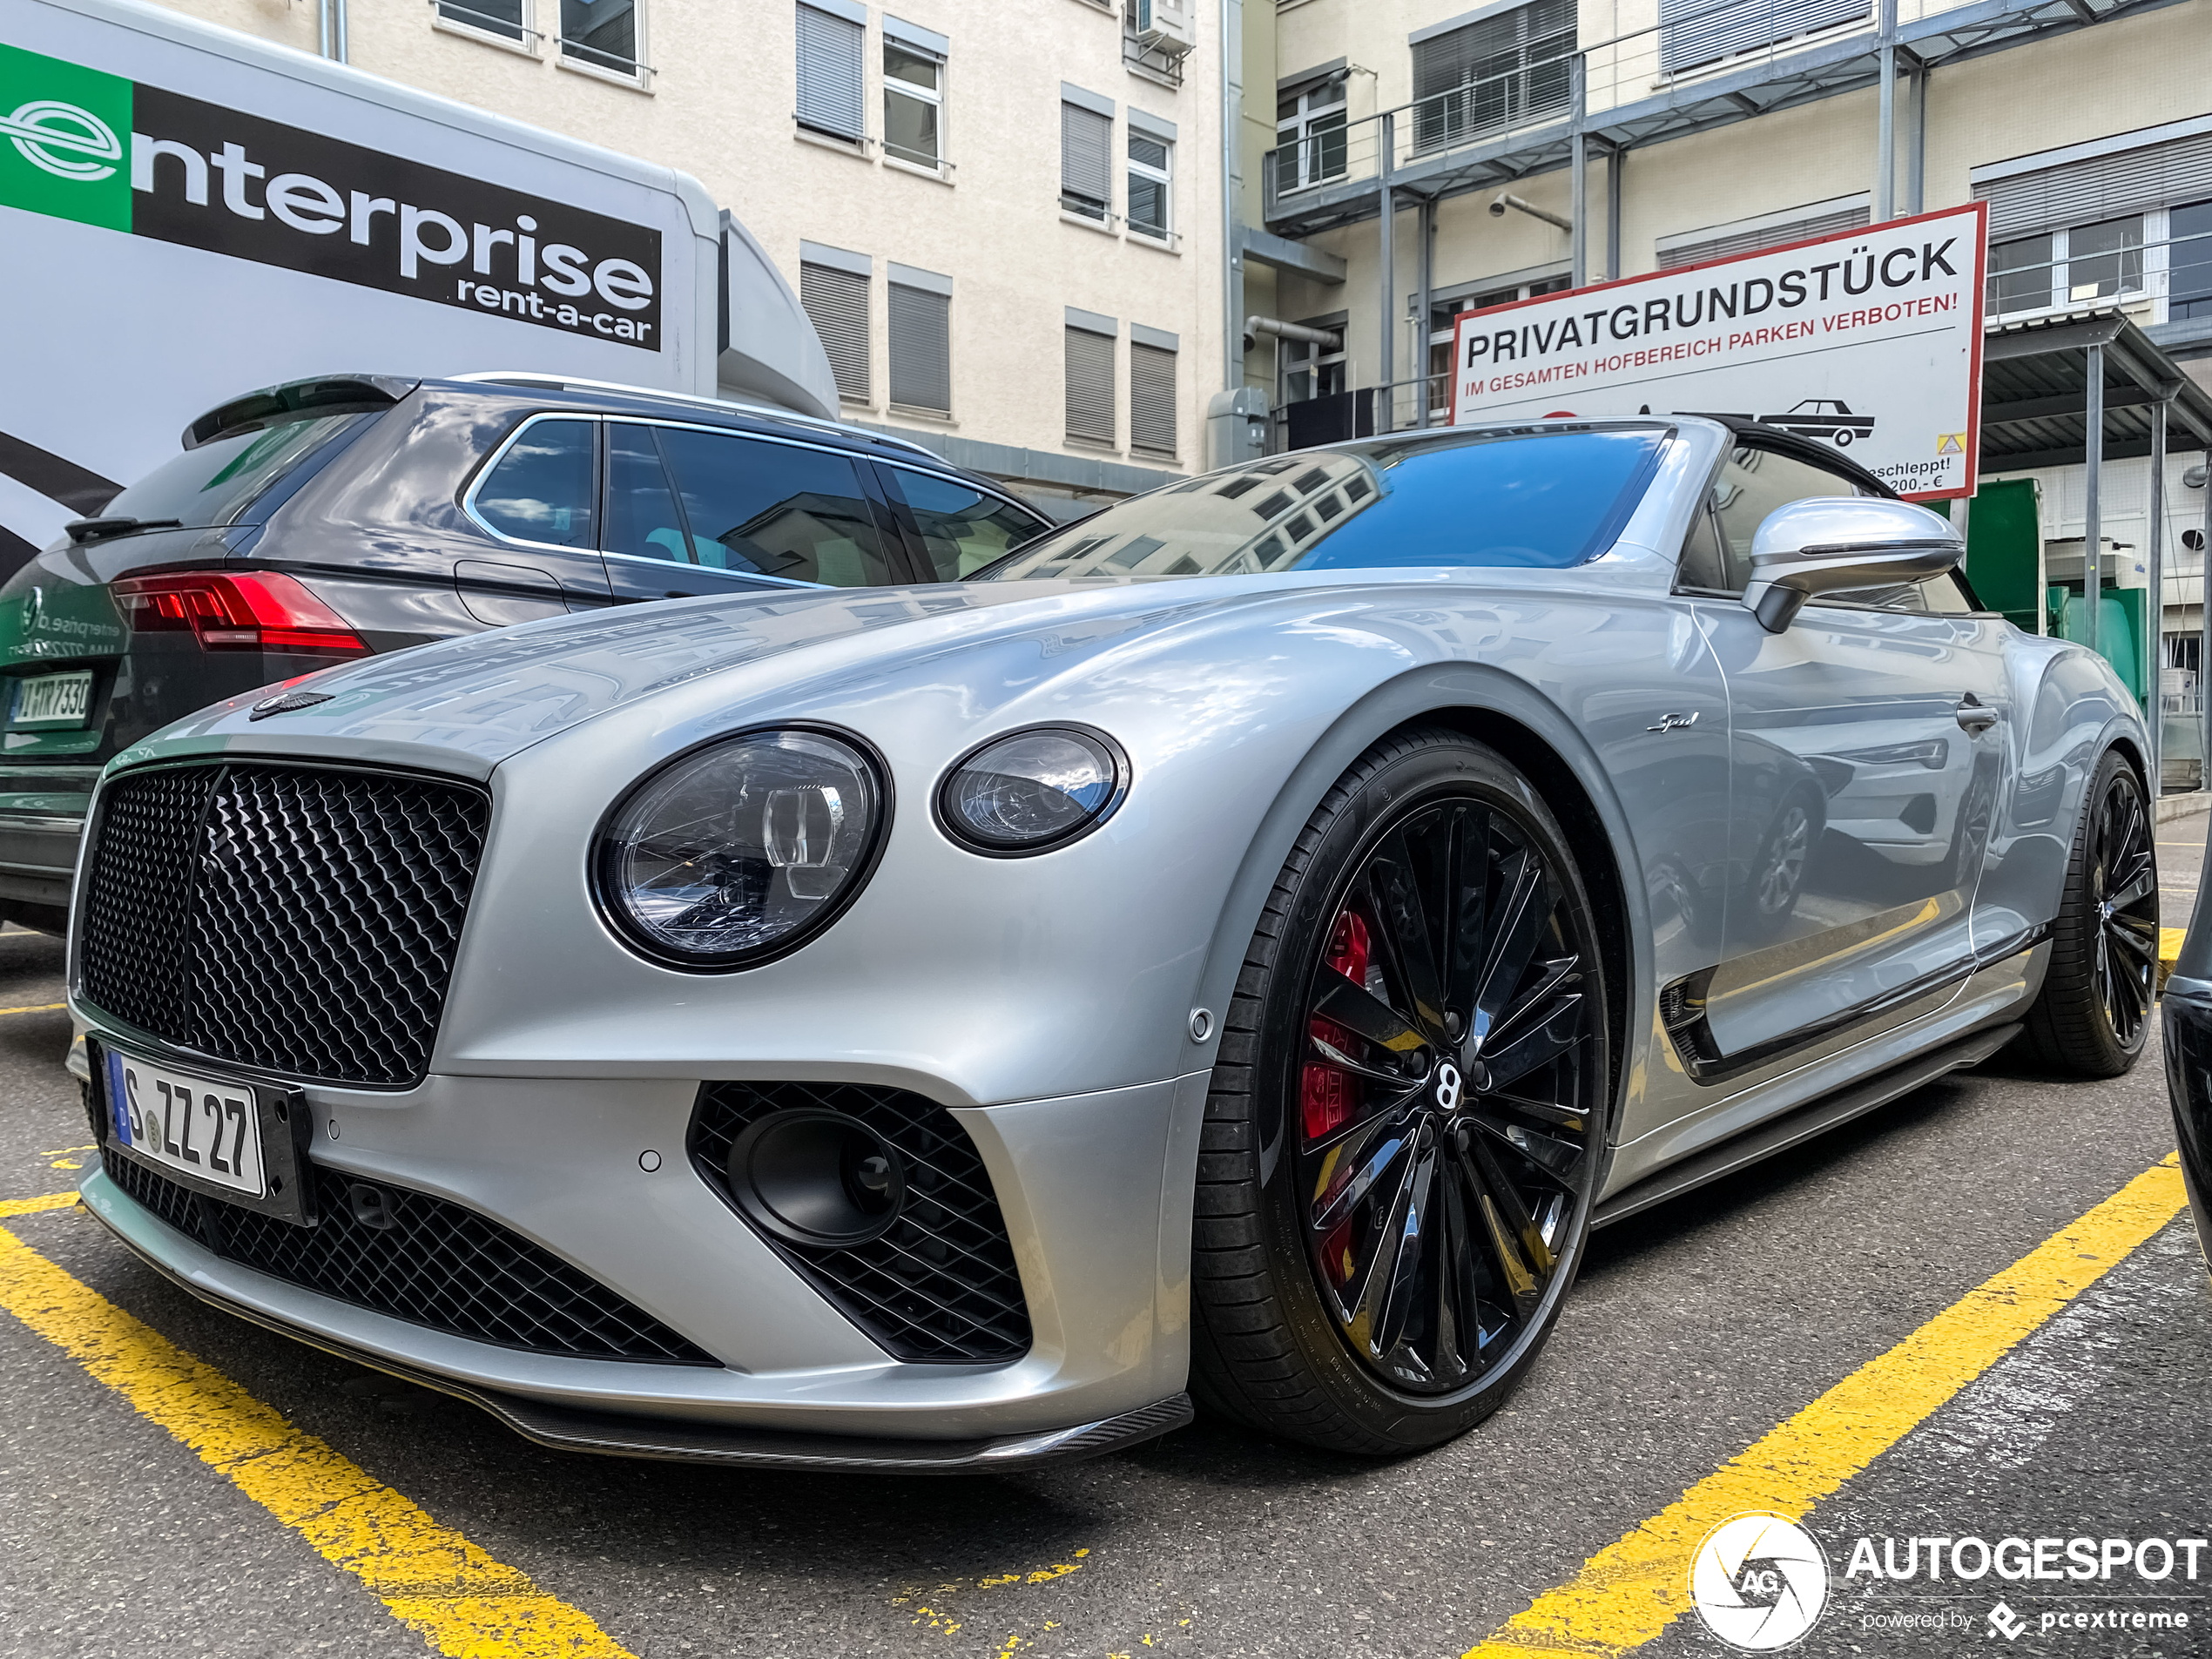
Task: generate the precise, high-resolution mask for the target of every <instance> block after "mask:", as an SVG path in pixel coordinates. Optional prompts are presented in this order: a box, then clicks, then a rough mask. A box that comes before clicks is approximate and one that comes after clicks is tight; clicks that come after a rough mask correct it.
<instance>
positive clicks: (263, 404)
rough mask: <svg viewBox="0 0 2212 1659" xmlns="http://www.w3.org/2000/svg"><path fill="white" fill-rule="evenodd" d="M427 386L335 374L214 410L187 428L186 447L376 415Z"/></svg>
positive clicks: (251, 395)
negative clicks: (319, 419)
mask: <svg viewBox="0 0 2212 1659" xmlns="http://www.w3.org/2000/svg"><path fill="white" fill-rule="evenodd" d="M421 383H422V382H421V381H409V380H401V379H398V378H396V377H395V376H393V375H390V374H329V375H325V376H323V377H322V378H321V379H320V380H312V381H289V382H287V384H285V385H282V386H272V387H268V388H265V389H263V390H261V391H259V392H248V393H246V395H245V396H243V397H234V398H233V399H232V400H231V401H229V402H227V403H225V404H221V405H219V406H218V407H217V408H212V409H210V410H208V411H207V413H206V414H205V415H201V416H200V417H199V419H198V420H197V421H193V422H192V424H191V425H190V426H188V427H186V428H185V435H184V445H185V448H187V449H197V448H199V446H200V445H201V444H203V443H212V442H215V440H216V439H218V438H233V437H236V436H237V435H239V433H241V432H258V431H260V429H261V428H264V427H273V426H281V425H283V424H284V423H285V422H286V421H305V420H309V419H312V418H314V416H317V415H368V414H373V413H374V412H376V411H377V410H380V409H388V408H391V407H392V405H393V404H395V403H396V402H398V401H400V400H401V398H403V397H405V396H406V395H408V393H410V392H412V391H414V390H415V388H416V387H418V386H420V385H421Z"/></svg>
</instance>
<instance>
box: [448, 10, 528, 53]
mask: <svg viewBox="0 0 2212 1659" xmlns="http://www.w3.org/2000/svg"><path fill="white" fill-rule="evenodd" d="M438 20H439V21H440V22H441V23H456V24H460V25H461V26H462V28H463V29H474V30H478V31H479V32H481V33H482V34H487V35H496V36H498V37H499V38H500V39H502V40H511V41H513V42H514V43H515V44H516V45H518V46H527V45H529V44H530V42H531V41H533V40H535V39H536V38H537V30H535V29H532V28H531V27H530V18H529V0H438Z"/></svg>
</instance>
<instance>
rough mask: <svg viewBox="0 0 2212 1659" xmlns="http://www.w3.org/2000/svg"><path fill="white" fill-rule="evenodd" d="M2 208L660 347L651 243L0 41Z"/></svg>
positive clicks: (519, 196)
mask: <svg viewBox="0 0 2212 1659" xmlns="http://www.w3.org/2000/svg"><path fill="white" fill-rule="evenodd" d="M0 111H7V113H6V114H4V115H0V138H5V139H6V140H7V142H6V144H4V145H0V206H6V207H16V208H21V209H24V210H25V211H27V212H35V213H42V214H45V215H47V216H49V217H51V218H56V219H71V220H74V221H76V222H78V223H79V224H84V225H93V226H101V227H103V228H105V229H108V230H114V231H120V232H123V233H126V234H129V235H133V236H144V237H149V238H152V239H155V240H158V241H164V242H172V243H177V244H179V245H181V246H187V247H196V248H201V249H204V250H206V252H209V253H221V254H226V255H228V256H229V257H231V258H233V259H239V260H249V261H252V262H253V263H254V264H258V265H266V266H277V267H279V268H281V269H285V270H291V271H299V272H303V273H307V274H310V275H314V276H319V277H325V278H327V279H330V280H334V281H339V282H347V283H351V284H354V286H356V287H368V288H379V289H381V290H383V291H384V292H386V293H400V294H406V295H408V296H410V297H412V298H415V299H421V300H430V301H432V302H434V303H436V304H440V305H448V306H462V307H468V308H469V309H470V310H479V311H489V312H495V313H496V314H500V315H502V316H504V317H508V318H510V319H512V320H516V321H517V322H523V323H528V324H532V325H535V326H536V327H547V328H558V329H560V330H562V331H563V332H565V333H570V334H590V335H595V336H597V338H600V339H603V340H608V341H617V342H619V343H621V344H624V345H629V346H634V347H640V348H642V349H644V350H647V351H658V350H659V349H660V327H661V315H660V287H661V280H660V277H661V238H660V233H659V232H658V230H656V229H654V228H652V227H651V226H644V225H634V224H631V223H629V222H627V221H625V220H623V219H612V218H610V217H608V216H607V215H605V214H603V213H594V212H587V211H586V210H584V209H582V208H578V207H574V206H570V205H569V204H567V203H565V202H561V201H555V200H550V199H545V198H543V197H537V196H532V195H529V194H526V193H525V192H521V191H516V190H509V189H507V188H506V187H504V186H502V185H493V184H489V183H487V182H485V181H484V180H482V179H475V178H471V177H469V176H468V175H466V174H462V173H456V172H447V171H446V170H445V169H443V168H440V167H432V166H427V165H423V164H421V163H420V162H415V161H411V160H408V158H405V157H403V156H398V155H394V154H392V153H390V152H388V151H387V150H381V149H372V148H369V147H368V146H366V145H356V144H348V143H347V142H345V141H344V140H342V139H338V138H330V137H327V136H326V135H325V134H323V133H320V132H307V131H306V130H304V129H302V128H299V127H290V126H285V125H280V123H277V122H274V121H266V120H263V119H261V118H260V117H258V116H252V115H247V114H245V113H243V112H241V111H237V110H232V109H226V108H224V107H222V106H221V105H213V104H206V103H203V102H201V101H200V100H199V99H197V98H185V97H184V96H182V95H181V94H179V93H176V92H172V91H167V90H166V89H165V88H162V87H158V86H152V85H148V84H144V83H139V82H132V81H128V80H125V79H124V78H121V77H119V76H115V75H108V74H104V73H102V72H101V71H98V70H92V69H87V68H85V67H84V66H83V65H81V64H71V63H66V62H64V61H63V60H61V59H59V58H55V57H42V56H41V55H39V54H38V53H37V52H30V51H23V50H22V49H21V48H19V47H14V46H8V45H0Z"/></svg>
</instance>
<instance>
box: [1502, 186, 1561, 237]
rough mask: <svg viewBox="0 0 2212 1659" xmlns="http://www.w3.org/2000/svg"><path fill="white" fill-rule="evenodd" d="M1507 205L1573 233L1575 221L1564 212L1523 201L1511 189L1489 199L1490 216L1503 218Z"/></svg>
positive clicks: (1515, 210) (1530, 216) (1516, 210)
mask: <svg viewBox="0 0 2212 1659" xmlns="http://www.w3.org/2000/svg"><path fill="white" fill-rule="evenodd" d="M1508 207H1510V208H1512V209H1513V210H1514V212H1521V213H1526V214H1527V215H1528V217H1529V218H1531V219H1542V220H1543V221H1544V223H1545V224H1547V225H1556V226H1559V228H1560V229H1561V230H1563V231H1565V232H1566V233H1568V235H1569V236H1572V235H1573V234H1574V233H1575V221H1574V220H1573V219H1569V218H1568V217H1567V216H1566V215H1565V214H1564V213H1554V212H1552V210H1551V209H1550V208H1548V207H1539V206H1536V204H1535V203H1534V202H1532V201H1523V200H1522V199H1521V198H1520V197H1518V196H1516V195H1514V193H1513V192H1511V191H1506V192H1501V194H1499V195H1497V196H1495V197H1494V198H1492V199H1491V202H1490V217H1491V218H1493V219H1503V218H1504V217H1505V216H1506V209H1507V208H1508Z"/></svg>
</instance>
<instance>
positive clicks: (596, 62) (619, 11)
mask: <svg viewBox="0 0 2212 1659" xmlns="http://www.w3.org/2000/svg"><path fill="white" fill-rule="evenodd" d="M561 56H562V57H566V58H570V59H572V60H573V61H575V62H577V63H579V64H590V66H591V67H592V68H593V69H604V70H605V71H607V72H608V73H609V74H610V75H626V76H636V75H638V74H640V73H641V72H643V71H644V64H642V63H641V62H640V61H639V57H638V48H637V0H561Z"/></svg>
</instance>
